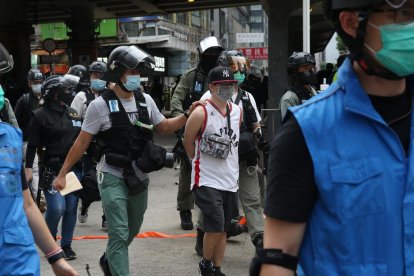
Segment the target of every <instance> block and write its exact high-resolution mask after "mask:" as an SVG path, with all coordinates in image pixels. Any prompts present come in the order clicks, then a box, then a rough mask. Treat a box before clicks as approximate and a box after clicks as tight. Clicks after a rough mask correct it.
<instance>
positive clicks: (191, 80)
mask: <svg viewBox="0 0 414 276" xmlns="http://www.w3.org/2000/svg"><path fill="white" fill-rule="evenodd" d="M223 50H224V48H223V46H222V45H221V43H220V42H219V40H218V39H217V38H216V37H214V36H209V37H206V38H204V39H203V40H201V41H200V45H199V47H198V53H199V56H200V61H199V62H198V64H197V66H196V67H194V68H191V69H190V70H188V71H186V72H185V73H184V74H183V75H182V76H181V78H180V81H179V83H178V85H177V87H176V88H175V90H174V94H173V96H172V98H171V112H172V115H173V116H174V117H176V116H179V115H181V114H183V111H184V110H186V109H188V107H189V106H190V105H191V104H192V103H193V102H194V101H198V100H199V99H200V98H201V96H202V95H203V94H204V92H206V91H207V90H208V83H207V75H208V73H209V72H210V70H211V69H213V68H214V67H215V66H216V61H217V58H218V56H219V55H220V53H221V52H222V51H223ZM190 185H191V165H190V164H189V162H181V166H180V178H179V182H178V194H177V209H178V211H180V218H181V228H182V229H183V230H192V229H193V222H192V218H191V209H193V208H194V199H193V195H192V193H191V190H190Z"/></svg>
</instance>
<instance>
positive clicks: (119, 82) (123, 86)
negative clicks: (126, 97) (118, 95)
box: [117, 80, 133, 93]
mask: <svg viewBox="0 0 414 276" xmlns="http://www.w3.org/2000/svg"><path fill="white" fill-rule="evenodd" d="M117 84H118V85H119V87H121V89H122V90H124V92H126V93H132V92H133V91H129V90H128V89H126V88H125V85H124V84H123V83H122V81H121V80H118V82H117Z"/></svg>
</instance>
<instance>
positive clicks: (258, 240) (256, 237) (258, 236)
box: [252, 232, 263, 249]
mask: <svg viewBox="0 0 414 276" xmlns="http://www.w3.org/2000/svg"><path fill="white" fill-rule="evenodd" d="M252 243H253V245H254V246H255V247H256V249H257V248H263V232H258V233H254V234H253V235H252Z"/></svg>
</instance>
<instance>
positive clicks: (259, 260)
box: [249, 248, 298, 276]
mask: <svg viewBox="0 0 414 276" xmlns="http://www.w3.org/2000/svg"><path fill="white" fill-rule="evenodd" d="M256 253H257V255H256V257H254V258H253V260H252V262H251V264H250V273H249V275H250V276H259V274H260V269H261V268H262V264H272V265H276V266H281V267H284V268H287V269H290V270H293V271H295V272H296V268H297V266H298V258H297V257H295V256H292V255H287V254H284V253H283V251H282V250H280V249H260V248H259V249H257V250H256Z"/></svg>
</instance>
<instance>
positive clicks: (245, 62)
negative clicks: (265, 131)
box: [217, 50, 250, 75]
mask: <svg viewBox="0 0 414 276" xmlns="http://www.w3.org/2000/svg"><path fill="white" fill-rule="evenodd" d="M217 65H221V66H226V67H230V68H231V70H232V71H233V73H236V72H240V73H242V74H243V73H244V74H245V75H247V73H248V71H249V70H250V60H249V59H248V58H246V57H245V56H243V54H242V53H241V52H239V51H237V50H230V51H223V52H221V54H220V56H219V57H218V59H217Z"/></svg>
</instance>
